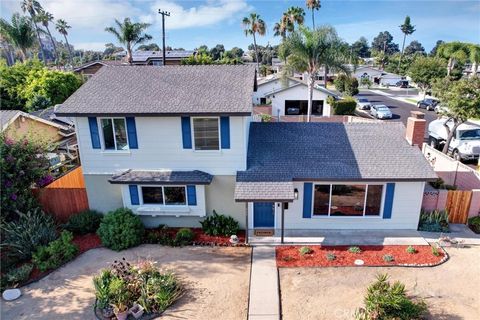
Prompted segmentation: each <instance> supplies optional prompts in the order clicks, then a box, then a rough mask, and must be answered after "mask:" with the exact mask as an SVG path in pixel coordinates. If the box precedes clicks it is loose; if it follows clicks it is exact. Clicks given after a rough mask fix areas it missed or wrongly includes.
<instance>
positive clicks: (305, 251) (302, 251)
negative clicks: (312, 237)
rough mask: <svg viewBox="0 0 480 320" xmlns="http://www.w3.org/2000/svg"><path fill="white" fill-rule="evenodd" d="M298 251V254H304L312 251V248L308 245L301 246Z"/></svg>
mask: <svg viewBox="0 0 480 320" xmlns="http://www.w3.org/2000/svg"><path fill="white" fill-rule="evenodd" d="M298 252H299V253H300V255H302V256H304V255H306V254H311V253H313V250H312V249H311V248H310V247H301V248H300V249H298Z"/></svg>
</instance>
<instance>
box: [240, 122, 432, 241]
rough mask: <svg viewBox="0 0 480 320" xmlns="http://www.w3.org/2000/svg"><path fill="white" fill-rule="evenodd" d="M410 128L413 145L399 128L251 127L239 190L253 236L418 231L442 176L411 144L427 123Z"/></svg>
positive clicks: (336, 125)
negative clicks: (431, 184)
mask: <svg viewBox="0 0 480 320" xmlns="http://www.w3.org/2000/svg"><path fill="white" fill-rule="evenodd" d="M410 121H412V120H409V124H408V125H409V126H411V127H410V130H408V129H407V132H408V134H409V135H410V136H407V139H405V127H404V126H403V124H401V123H292V122H275V123H252V124H251V126H250V134H249V145H248V155H247V170H245V171H240V172H238V173H237V184H236V190H235V199H236V201H238V202H246V203H247V204H248V205H247V207H248V221H249V229H253V230H255V231H258V230H261V231H264V230H265V229H268V230H272V229H274V230H275V233H276V235H277V236H279V235H280V232H281V230H282V226H284V229H285V230H288V231H291V232H296V234H297V235H301V234H302V230H312V229H411V230H416V229H417V226H418V220H419V214H420V209H421V204H422V197H423V190H424V186H425V182H426V181H429V180H434V179H436V178H437V176H436V174H435V173H434V171H433V170H432V168H431V167H430V165H429V164H428V162H427V161H426V160H425V158H424V157H423V156H422V153H421V151H420V149H419V148H418V146H412V145H411V143H409V142H408V141H407V140H409V141H412V139H415V137H417V136H419V133H418V132H416V130H417V129H420V130H421V128H423V129H424V128H425V125H424V124H423V127H422V126H420V127H417V126H415V123H416V122H415V121H420V122H422V121H424V120H413V121H412V122H410ZM412 124H413V126H412ZM422 137H423V135H422ZM282 203H284V205H283V206H282ZM282 216H283V218H282ZM282 219H283V220H282ZM291 234H292V233H291Z"/></svg>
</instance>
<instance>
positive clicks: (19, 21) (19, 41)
mask: <svg viewBox="0 0 480 320" xmlns="http://www.w3.org/2000/svg"><path fill="white" fill-rule="evenodd" d="M0 33H1V34H2V36H3V37H5V38H6V39H7V41H9V42H10V43H11V44H12V45H13V46H14V47H16V48H17V49H19V50H20V54H21V56H22V61H25V60H26V59H27V52H28V49H30V48H32V47H33V44H34V42H35V30H34V28H33V25H32V23H31V20H30V19H29V18H28V17H25V16H20V15H19V14H18V13H15V14H13V15H12V19H11V22H10V23H9V22H8V21H6V20H5V19H0Z"/></svg>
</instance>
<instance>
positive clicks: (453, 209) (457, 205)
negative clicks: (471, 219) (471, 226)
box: [445, 190, 473, 224]
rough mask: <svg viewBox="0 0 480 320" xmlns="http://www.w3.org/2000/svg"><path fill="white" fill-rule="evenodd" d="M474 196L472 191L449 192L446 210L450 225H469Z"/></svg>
mask: <svg viewBox="0 0 480 320" xmlns="http://www.w3.org/2000/svg"><path fill="white" fill-rule="evenodd" d="M472 194H473V192H472V191H461V190H450V191H448V195H447V203H446V205H445V209H447V210H448V221H449V222H450V223H463V224H465V223H467V220H468V212H469V210H470V202H471V201H472Z"/></svg>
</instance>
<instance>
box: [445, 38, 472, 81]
mask: <svg viewBox="0 0 480 320" xmlns="http://www.w3.org/2000/svg"><path fill="white" fill-rule="evenodd" d="M468 55H469V50H468V44H467V43H464V42H459V41H454V42H448V43H442V44H441V45H440V46H439V47H438V49H437V56H438V57H441V58H444V59H448V64H447V75H448V76H450V75H451V73H452V70H453V69H454V68H455V66H456V65H457V63H458V62H461V63H463V62H465V61H467V59H468Z"/></svg>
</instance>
